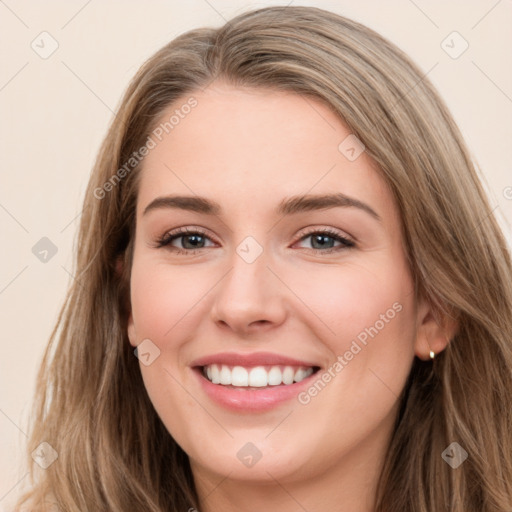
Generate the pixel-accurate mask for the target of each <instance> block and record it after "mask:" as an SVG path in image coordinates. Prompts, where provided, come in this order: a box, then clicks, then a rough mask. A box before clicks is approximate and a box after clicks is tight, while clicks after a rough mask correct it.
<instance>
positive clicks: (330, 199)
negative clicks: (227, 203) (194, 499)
mask: <svg viewBox="0 0 512 512" xmlns="http://www.w3.org/2000/svg"><path fill="white" fill-rule="evenodd" d="M337 207H342V208H349V207H351V208H358V209H360V210H362V211H364V212H366V213H368V214H369V215H371V216H372V217H373V218H374V219H376V220H378V221H381V220H382V219H381V217H380V215H379V214H378V213H377V212H376V211H375V210H374V209H373V208H371V207H370V206H369V205H367V204H366V203H363V202H362V201H359V199H355V198H353V197H350V196H347V195H345V194H342V193H337V194H323V195H302V196H293V197H289V198H286V199H283V200H282V201H281V202H280V203H279V205H278V207H277V209H276V213H277V214H279V215H293V214H296V213H301V212H307V211H314V210H325V209H328V208H337ZM162 208H177V209H181V210H187V211H191V212H197V213H203V214H206V215H219V214H220V213H221V211H222V208H221V206H220V204H219V203H217V202H215V201H212V200H211V199H207V198H205V197H200V196H175V195H174V196H173V195H171V196H162V197H157V198H156V199H154V200H153V201H151V203H149V204H148V205H147V206H146V208H145V209H144V212H143V214H142V215H146V214H147V213H148V212H150V211H151V210H157V209H162Z"/></svg>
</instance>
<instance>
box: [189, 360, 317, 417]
mask: <svg viewBox="0 0 512 512" xmlns="http://www.w3.org/2000/svg"><path fill="white" fill-rule="evenodd" d="M193 371H194V373H195V374H196V375H197V378H198V379H199V383H200V385H201V386H202V388H203V390H204V392H205V393H206V394H207V395H208V396H209V397H210V399H211V400H213V401H214V402H216V403H218V404H219V405H222V406H224V407H226V408H228V409H232V410H237V411H249V412H257V411H268V410H270V409H272V408H274V407H277V406H278V405H280V404H282V403H284V402H287V401H289V400H291V399H293V398H296V397H297V395H298V394H299V393H300V392H301V391H302V390H304V389H305V388H307V387H308V386H309V385H310V384H311V381H312V380H313V378H314V377H315V376H316V374H317V373H318V371H316V372H314V373H312V374H311V375H310V376H309V377H306V378H305V379H304V380H301V381H300V382H294V383H293V384H290V385H279V386H272V387H265V388H244V387H240V388H236V387H227V386H223V385H221V384H213V382H210V381H209V380H208V379H207V378H206V377H205V376H204V375H203V372H202V370H201V369H200V368H193Z"/></svg>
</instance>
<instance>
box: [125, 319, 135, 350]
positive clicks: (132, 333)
mask: <svg viewBox="0 0 512 512" xmlns="http://www.w3.org/2000/svg"><path fill="white" fill-rule="evenodd" d="M127 331H128V339H129V340H130V345H131V346H132V347H136V346H137V336H136V334H135V324H134V322H133V315H132V313H130V315H129V316H128V328H127Z"/></svg>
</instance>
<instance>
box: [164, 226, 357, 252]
mask: <svg viewBox="0 0 512 512" xmlns="http://www.w3.org/2000/svg"><path fill="white" fill-rule="evenodd" d="M308 238H311V242H312V247H311V248H309V247H305V249H308V250H310V251H314V252H315V253H323V254H327V253H331V252H338V251H342V250H345V249H349V248H351V247H355V243H354V242H353V241H352V240H349V239H348V238H346V237H344V236H342V235H341V234H339V233H338V232H336V231H332V230H329V229H316V230H312V231H310V232H309V233H306V234H305V235H302V237H301V238H300V239H299V242H301V241H303V240H306V239H308ZM179 239H181V243H180V245H181V247H176V246H175V245H173V244H172V243H173V242H174V241H175V240H179ZM207 241H210V242H211V244H212V245H214V242H212V240H211V238H210V237H208V236H207V235H206V233H205V232H203V231H201V230H200V229H198V228H194V229H189V228H185V229H183V228H179V229H178V230H176V231H171V232H169V233H166V234H165V235H163V236H162V237H161V238H159V239H158V240H157V241H156V247H157V248H161V247H167V248H168V249H169V250H171V251H173V252H176V253H178V254H187V255H192V254H195V253H196V252H197V251H199V250H201V249H206V248H207V247H208V245H206V242H207ZM336 243H338V244H339V245H338V246H335V245H334V244H336ZM212 245H210V247H211V246H212Z"/></svg>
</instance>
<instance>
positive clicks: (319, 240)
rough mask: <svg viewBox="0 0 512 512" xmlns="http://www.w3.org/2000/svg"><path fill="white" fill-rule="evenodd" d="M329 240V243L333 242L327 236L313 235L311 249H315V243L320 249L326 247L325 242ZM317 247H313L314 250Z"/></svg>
mask: <svg viewBox="0 0 512 512" xmlns="http://www.w3.org/2000/svg"><path fill="white" fill-rule="evenodd" d="M328 239H330V240H331V241H334V240H333V238H332V237H331V236H329V235H315V236H314V237H313V247H315V243H319V244H320V248H322V247H326V246H327V245H328V244H329V243H328V242H327V243H326V240H328ZM329 247H332V245H329ZM316 248H317V247H315V249H316Z"/></svg>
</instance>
